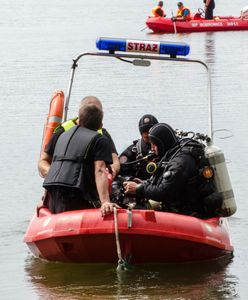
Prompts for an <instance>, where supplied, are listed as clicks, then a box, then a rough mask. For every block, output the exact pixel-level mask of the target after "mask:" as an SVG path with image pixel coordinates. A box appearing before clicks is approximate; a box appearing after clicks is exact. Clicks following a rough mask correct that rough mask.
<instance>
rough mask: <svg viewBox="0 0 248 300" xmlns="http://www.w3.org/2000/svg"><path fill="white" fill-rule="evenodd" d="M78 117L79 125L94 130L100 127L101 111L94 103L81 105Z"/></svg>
mask: <svg viewBox="0 0 248 300" xmlns="http://www.w3.org/2000/svg"><path fill="white" fill-rule="evenodd" d="M78 118H79V125H80V126H82V127H85V128H88V129H91V130H95V131H96V130H98V129H99V128H101V127H102V119H103V111H102V110H101V109H100V108H99V107H98V106H97V105H95V104H88V105H83V106H82V107H81V108H80V109H79V114H78Z"/></svg>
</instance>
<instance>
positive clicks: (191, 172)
mask: <svg viewBox="0 0 248 300" xmlns="http://www.w3.org/2000/svg"><path fill="white" fill-rule="evenodd" d="M149 137H150V141H151V149H152V151H154V152H155V154H156V155H157V156H158V157H159V159H160V161H159V163H158V168H157V171H156V173H155V174H154V175H153V176H152V177H151V178H150V179H149V180H147V181H144V182H143V183H136V182H133V181H127V182H124V188H125V194H126V195H136V196H137V199H144V201H145V202H146V201H148V200H149V199H152V200H154V201H157V202H160V203H161V208H162V210H163V211H169V212H175V213H182V214H187V215H196V214H197V215H199V216H201V215H202V212H203V206H202V203H201V201H199V198H200V195H199V189H198V186H197V178H198V173H199V168H198V165H197V160H198V158H199V157H200V156H201V155H202V151H203V150H202V148H201V147H199V153H197V151H196V150H197V148H198V145H196V146H197V147H194V144H193V145H192V142H193V141H192V142H191V141H186V142H184V143H185V144H184V143H183V142H182V141H180V140H179V139H178V137H177V136H176V135H175V132H174V130H173V129H172V128H171V127H170V126H169V125H168V124H165V123H159V124H156V125H154V126H153V127H152V128H151V129H150V131H149ZM192 149H194V151H192Z"/></svg>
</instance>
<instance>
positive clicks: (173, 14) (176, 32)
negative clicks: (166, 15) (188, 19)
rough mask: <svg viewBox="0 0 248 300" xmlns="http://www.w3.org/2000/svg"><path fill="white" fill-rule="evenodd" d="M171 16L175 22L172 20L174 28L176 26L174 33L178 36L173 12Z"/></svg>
mask: <svg viewBox="0 0 248 300" xmlns="http://www.w3.org/2000/svg"><path fill="white" fill-rule="evenodd" d="M171 15H172V19H173V21H172V20H171V22H172V23H173V26H174V33H175V34H177V26H176V21H174V14H173V11H171Z"/></svg>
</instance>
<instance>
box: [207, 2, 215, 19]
mask: <svg viewBox="0 0 248 300" xmlns="http://www.w3.org/2000/svg"><path fill="white" fill-rule="evenodd" d="M214 8H215V3H214V1H212V2H211V3H210V5H209V6H208V7H207V8H206V10H205V19H206V20H212V19H213V12H214Z"/></svg>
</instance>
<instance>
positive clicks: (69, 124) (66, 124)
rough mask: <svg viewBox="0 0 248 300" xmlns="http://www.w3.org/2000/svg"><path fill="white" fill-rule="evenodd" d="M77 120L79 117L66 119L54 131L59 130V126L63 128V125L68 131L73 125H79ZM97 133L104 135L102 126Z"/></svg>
mask: <svg viewBox="0 0 248 300" xmlns="http://www.w3.org/2000/svg"><path fill="white" fill-rule="evenodd" d="M77 120H78V117H76V118H73V119H70V120H68V121H65V122H64V123H63V124H61V125H59V126H58V127H56V128H55V129H54V132H57V130H58V129H59V128H61V127H62V128H64V131H68V130H69V129H71V128H72V127H73V126H75V125H77ZM97 133H99V134H101V135H103V131H102V128H99V129H98V130H97Z"/></svg>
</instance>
